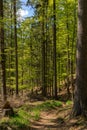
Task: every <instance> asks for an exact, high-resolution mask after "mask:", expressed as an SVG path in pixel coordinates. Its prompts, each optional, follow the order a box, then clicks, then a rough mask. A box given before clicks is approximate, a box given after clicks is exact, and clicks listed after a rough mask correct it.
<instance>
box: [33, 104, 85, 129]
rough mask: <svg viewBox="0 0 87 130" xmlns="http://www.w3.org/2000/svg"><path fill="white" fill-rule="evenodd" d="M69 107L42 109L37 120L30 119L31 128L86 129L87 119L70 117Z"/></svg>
mask: <svg viewBox="0 0 87 130" xmlns="http://www.w3.org/2000/svg"><path fill="white" fill-rule="evenodd" d="M70 112H71V108H70V107H69V106H66V107H64V108H56V109H53V110H51V111H44V112H41V114H40V119H39V120H38V121H33V120H32V121H31V130H87V121H85V122H84V120H83V119H82V118H80V119H79V118H77V119H70Z"/></svg>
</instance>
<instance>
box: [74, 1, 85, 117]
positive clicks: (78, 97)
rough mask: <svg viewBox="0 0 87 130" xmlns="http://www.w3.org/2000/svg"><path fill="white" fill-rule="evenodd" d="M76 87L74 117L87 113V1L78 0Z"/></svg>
mask: <svg viewBox="0 0 87 130" xmlns="http://www.w3.org/2000/svg"><path fill="white" fill-rule="evenodd" d="M76 58H77V61H76V86H75V93H74V105H73V115H74V116H77V115H81V114H83V115H84V116H86V111H87V0H78V33H77V57H76Z"/></svg>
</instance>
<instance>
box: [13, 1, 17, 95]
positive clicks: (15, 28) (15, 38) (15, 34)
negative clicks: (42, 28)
mask: <svg viewBox="0 0 87 130" xmlns="http://www.w3.org/2000/svg"><path fill="white" fill-rule="evenodd" d="M16 26H17V19H16V0H14V42H15V57H16V61H15V62H16V96H17V95H18V45H17V27H16Z"/></svg>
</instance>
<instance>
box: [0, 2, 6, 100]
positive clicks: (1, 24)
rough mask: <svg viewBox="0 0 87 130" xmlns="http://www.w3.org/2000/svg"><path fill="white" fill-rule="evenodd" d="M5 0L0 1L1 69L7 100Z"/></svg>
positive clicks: (3, 92)
mask: <svg viewBox="0 0 87 130" xmlns="http://www.w3.org/2000/svg"><path fill="white" fill-rule="evenodd" d="M3 17H4V16H3V0H1V1H0V49H1V68H2V96H3V100H4V101H5V100H6V68H5V63H6V55H5V43H4V21H3Z"/></svg>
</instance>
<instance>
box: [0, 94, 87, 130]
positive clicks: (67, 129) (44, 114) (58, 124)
mask: <svg viewBox="0 0 87 130" xmlns="http://www.w3.org/2000/svg"><path fill="white" fill-rule="evenodd" d="M24 97H25V98H24ZM62 97H63V98H64V97H66V96H64V95H63V96H62ZM9 101H10V102H11V105H12V106H13V108H16V110H18V109H20V108H21V107H24V108H25V110H26V111H27V112H29V111H30V110H31V109H32V110H33V109H35V108H36V107H37V106H40V105H42V104H44V103H46V102H47V103H49V102H50V100H47V101H43V100H42V101H41V100H40V101H39V100H37V101H36V99H35V100H33V99H32V100H29V97H26V96H22V97H19V98H11V97H10V99H9ZM53 102H55V101H53ZM1 107H2V102H1V100H0V115H2V109H1ZM38 108H39V107H38ZM71 109H72V103H71V102H70V101H68V102H65V101H63V102H62V105H60V106H59V107H58V106H56V107H54V108H52V107H51V108H50V109H44V110H42V111H40V115H39V118H38V119H37V120H36V119H33V118H29V124H28V125H27V126H26V127H27V128H26V130H87V120H84V119H83V118H79V117H78V118H74V119H73V118H70V114H71ZM30 114H31V115H32V116H33V114H34V113H33V112H32V111H31V113H30ZM0 119H1V116H0ZM13 130H15V129H13ZM18 130H20V129H18ZM24 130H25V129H24Z"/></svg>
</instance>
